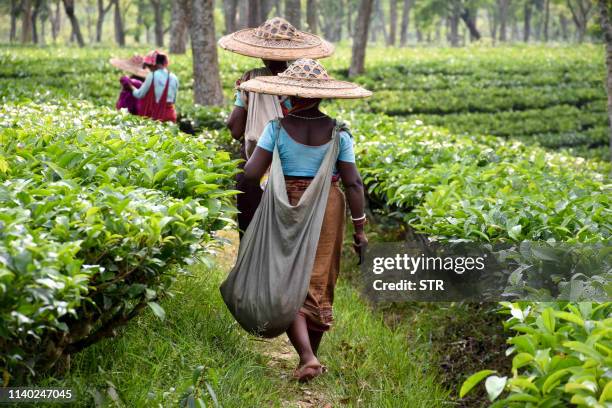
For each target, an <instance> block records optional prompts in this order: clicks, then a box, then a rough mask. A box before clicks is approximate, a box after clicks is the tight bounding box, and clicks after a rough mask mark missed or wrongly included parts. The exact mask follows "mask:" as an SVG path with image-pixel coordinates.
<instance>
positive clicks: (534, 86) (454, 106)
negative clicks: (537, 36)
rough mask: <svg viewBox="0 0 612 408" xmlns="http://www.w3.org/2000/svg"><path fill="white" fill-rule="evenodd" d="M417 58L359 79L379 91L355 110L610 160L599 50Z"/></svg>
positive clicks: (511, 51) (443, 53)
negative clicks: (406, 118) (563, 149)
mask: <svg viewBox="0 0 612 408" xmlns="http://www.w3.org/2000/svg"><path fill="white" fill-rule="evenodd" d="M410 57H412V58H410ZM410 57H409V56H408V55H406V56H404V57H403V58H400V57H397V58H396V59H394V60H392V61H391V62H387V63H386V64H383V63H382V62H381V63H379V64H377V65H376V66H375V67H372V68H371V69H369V70H368V71H367V73H366V74H365V75H364V76H362V77H360V78H358V81H359V82H361V83H362V84H364V85H365V86H366V87H369V88H371V89H373V90H375V91H377V92H375V95H374V97H373V99H372V101H371V102H370V103H356V104H354V107H355V108H357V109H362V110H364V111H370V112H382V113H387V114H390V115H397V116H404V117H408V119H410V120H414V119H420V120H423V121H424V122H425V123H426V124H431V125H438V126H442V127H445V128H448V129H450V130H451V131H452V132H453V133H469V134H490V135H495V136H502V137H504V138H508V137H512V138H518V139H519V140H521V141H523V142H526V143H532V142H533V143H539V144H540V145H542V146H545V147H549V148H552V149H558V148H574V150H573V152H575V153H577V154H580V155H586V156H587V157H597V158H600V159H604V160H608V159H609V153H608V152H607V149H606V145H607V142H608V136H607V135H608V133H607V129H608V118H607V114H606V109H607V108H606V92H605V70H604V64H603V54H602V53H601V50H600V49H599V48H596V47H591V46H586V47H581V48H576V47H571V48H570V47H558V48H544V47H540V48H538V47H515V48H509V49H508V48H506V49H480V48H474V49H468V50H457V51H455V50H444V51H431V52H428V51H421V50H415V51H412V52H411V53H410Z"/></svg>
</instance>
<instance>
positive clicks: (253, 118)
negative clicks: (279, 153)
mask: <svg viewBox="0 0 612 408" xmlns="http://www.w3.org/2000/svg"><path fill="white" fill-rule="evenodd" d="M219 46H220V47H221V48H223V49H226V50H228V51H232V52H235V53H237V54H241V55H245V56H248V57H254V58H261V59H262V61H263V64H264V67H261V68H255V69H252V70H250V71H247V72H245V73H244V74H243V75H242V77H241V78H240V79H239V80H238V81H236V84H237V85H240V83H242V82H245V81H247V80H249V79H253V78H256V77H258V76H261V75H276V74H278V73H280V72H283V71H284V70H285V69H286V68H287V61H293V60H296V59H298V58H324V57H327V56H329V55H331V54H332V53H333V52H334V46H333V45H332V44H331V43H329V42H327V41H325V40H324V39H322V38H320V37H318V36H316V35H314V34H310V33H307V32H303V31H299V30H297V29H296V28H295V27H294V26H293V25H291V24H290V23H289V22H288V21H287V20H285V19H283V18H280V17H274V18H271V19H269V20H268V21H266V22H265V23H263V24H262V25H261V26H259V27H257V28H249V29H244V30H240V31H237V32H235V33H232V34H228V35H226V36H224V37H222V38H221V39H220V40H219ZM291 108H292V107H291V104H290V103H289V100H288V99H287V98H286V97H284V96H277V95H266V94H258V93H253V92H248V91H243V90H239V89H238V90H237V91H236V99H235V102H234V109H233V110H232V112H231V114H230V117H229V119H228V122H227V125H228V127H229V129H230V132H231V134H232V137H233V138H234V139H236V140H239V141H241V146H240V152H241V153H240V154H241V157H242V158H243V159H244V160H247V159H248V158H249V157H250V156H251V154H252V153H253V150H254V149H255V146H256V144H257V140H258V139H259V136H260V135H261V133H262V131H263V129H264V127H265V126H266V125H267V124H268V122H269V121H270V120H272V119H276V118H279V117H283V116H284V115H285V114H286V113H287V112H289V111H290V110H291ZM241 167H244V164H242V165H241ZM236 189H237V190H239V191H241V192H242V193H241V194H239V195H238V197H237V207H238V210H239V214H238V227H239V230H240V233H241V234H242V233H243V232H244V231H245V230H246V229H247V227H248V225H249V223H250V222H251V219H252V218H253V215H254V214H255V210H256V209H257V206H258V205H259V202H260V201H261V196H262V190H261V188H260V187H259V186H258V185H254V184H253V185H248V184H246V183H243V174H242V173H240V174H238V175H237V176H236Z"/></svg>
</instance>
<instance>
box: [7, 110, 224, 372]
mask: <svg viewBox="0 0 612 408" xmlns="http://www.w3.org/2000/svg"><path fill="white" fill-rule="evenodd" d="M0 124H1V130H0V145H2V146H3V149H2V152H1V155H0V206H1V207H2V208H3V211H2V213H1V214H0V292H1V293H2V297H1V299H2V300H1V302H0V304H1V308H0V350H2V351H1V352H0V364H1V365H2V366H3V367H4V372H5V377H6V376H7V375H9V373H10V375H13V376H17V377H20V376H22V375H25V374H24V372H23V370H22V369H23V368H27V369H28V370H29V374H30V375H35V374H36V373H37V372H38V371H39V370H44V369H47V368H50V367H52V366H53V365H54V364H56V363H57V361H58V360H59V359H60V358H62V356H64V355H67V354H70V353H74V352H76V351H79V350H80V349H82V348H84V347H87V346H88V345H90V344H92V343H94V342H96V341H98V340H100V339H101V338H104V337H107V336H111V335H113V334H114V333H115V329H116V328H117V327H118V326H120V325H122V324H125V323H126V322H127V321H129V320H130V319H132V318H133V317H134V316H136V315H137V313H138V312H139V311H140V310H142V309H143V308H144V307H147V306H148V307H150V308H151V309H152V310H153V312H154V313H155V314H157V315H158V316H159V317H161V318H163V317H164V311H163V309H162V308H161V307H160V306H159V305H158V304H157V302H156V301H157V299H159V298H160V297H162V296H165V295H167V294H168V290H169V287H170V284H171V283H172V281H173V280H174V279H175V277H176V275H177V274H178V273H180V272H181V270H180V266H181V265H183V264H185V263H191V262H193V259H194V257H197V256H201V255H203V256H206V250H207V248H208V247H210V246H211V245H213V244H214V242H215V237H214V235H213V232H214V231H215V230H218V229H221V228H223V227H224V226H225V225H228V224H229V223H231V222H232V221H231V219H230V217H231V216H232V214H233V212H234V209H233V205H232V203H231V201H230V197H231V196H232V195H233V194H235V192H234V191H233V190H232V189H231V188H230V186H231V180H232V178H233V175H234V174H235V172H236V161H233V160H231V159H230V156H229V154H228V153H226V152H223V151H220V150H218V148H217V146H216V144H215V143H214V142H213V140H212V138H211V137H210V135H208V137H209V138H207V134H203V135H200V136H198V137H194V136H189V135H186V134H183V133H180V132H178V129H177V128H176V127H175V126H168V125H162V124H159V123H157V122H152V121H147V120H143V119H139V118H134V117H131V116H128V115H126V114H125V113H122V112H121V113H117V112H115V111H112V110H110V109H105V108H95V107H93V106H92V105H91V104H89V103H86V102H79V103H68V102H64V103H61V104H51V103H49V104H22V105H13V106H11V105H4V106H3V107H2V109H0Z"/></svg>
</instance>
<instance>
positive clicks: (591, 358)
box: [460, 302, 612, 408]
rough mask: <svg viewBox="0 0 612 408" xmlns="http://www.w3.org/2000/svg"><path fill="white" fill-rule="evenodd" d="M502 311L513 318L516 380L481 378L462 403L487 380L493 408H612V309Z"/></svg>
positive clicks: (511, 306)
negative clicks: (566, 407) (573, 407)
mask: <svg viewBox="0 0 612 408" xmlns="http://www.w3.org/2000/svg"><path fill="white" fill-rule="evenodd" d="M502 305H503V312H504V313H506V314H508V315H509V317H508V320H507V321H506V322H505V323H504V325H505V327H506V328H507V329H508V330H510V331H511V332H512V333H513V335H512V336H511V337H510V338H509V339H508V344H509V345H510V347H509V348H508V349H507V351H506V355H508V356H513V357H512V372H511V373H509V374H511V376H507V375H506V376H503V377H501V376H499V375H497V374H500V373H496V372H495V371H493V370H483V371H480V372H478V373H475V374H473V375H472V376H470V378H468V379H467V380H466V381H465V382H464V384H463V386H462V387H461V390H460V396H461V397H463V396H465V395H466V394H467V393H469V392H470V391H471V390H472V388H474V386H476V385H477V384H478V383H479V382H481V381H482V380H484V379H485V378H486V381H485V386H486V389H487V393H488V394H489V398H490V400H491V401H495V403H494V404H492V405H491V407H504V408H505V407H510V408H512V407H517V408H518V407H521V408H522V407H536V406H537V407H558V406H564V407H565V406H569V405H570V404H574V405H576V406H578V407H591V408H605V407H608V406H610V404H611V403H612V376H611V374H610V365H611V364H612V360H611V359H612V318H611V317H610V316H611V313H612V303H610V302H606V303H601V304H598V303H590V302H583V303H579V304H571V303H527V302H523V303H509V302H504V303H502ZM502 374H503V373H502ZM500 397H501V399H500Z"/></svg>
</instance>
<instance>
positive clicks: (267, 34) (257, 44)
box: [219, 17, 334, 61]
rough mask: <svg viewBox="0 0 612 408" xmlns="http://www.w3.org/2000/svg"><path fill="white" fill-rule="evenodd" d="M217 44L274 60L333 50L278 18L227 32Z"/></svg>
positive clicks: (327, 53)
mask: <svg viewBox="0 0 612 408" xmlns="http://www.w3.org/2000/svg"><path fill="white" fill-rule="evenodd" d="M219 46H220V47H221V48H223V49H225V50H228V51H232V52H235V53H237V54H241V55H246V56H247V57H255V58H262V59H267V60H274V61H292V60H295V59H298V58H325V57H328V56H330V55H332V54H333V53H334V46H333V45H332V44H331V43H330V42H327V41H325V40H324V39H323V38H321V37H319V36H317V35H314V34H310V33H307V32H304V31H300V30H298V29H296V28H295V27H294V26H292V25H291V23H289V22H288V21H287V20H285V19H284V18H280V17H274V18H271V19H270V20H268V21H266V22H265V23H263V24H262V25H260V26H259V27H257V28H247V29H245V30H240V31H236V32H235V33H232V34H228V35H226V36H224V37H222V38H221V39H220V40H219Z"/></svg>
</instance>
